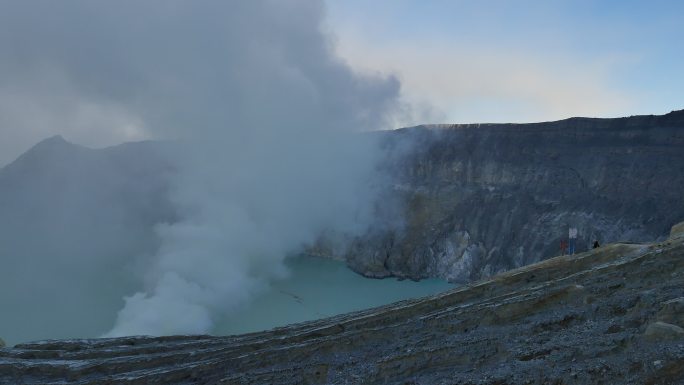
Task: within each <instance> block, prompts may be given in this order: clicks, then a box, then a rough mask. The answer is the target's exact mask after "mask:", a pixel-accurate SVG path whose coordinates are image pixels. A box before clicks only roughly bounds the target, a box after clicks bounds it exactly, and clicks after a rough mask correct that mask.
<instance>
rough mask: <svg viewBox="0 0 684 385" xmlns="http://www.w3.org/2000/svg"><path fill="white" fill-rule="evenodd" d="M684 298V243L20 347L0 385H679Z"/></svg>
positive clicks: (683, 366)
mask: <svg viewBox="0 0 684 385" xmlns="http://www.w3.org/2000/svg"><path fill="white" fill-rule="evenodd" d="M683 297H684V237H676V238H672V239H669V240H665V241H662V242H657V243H653V244H633V243H617V244H610V245H607V246H604V247H601V248H599V249H595V250H591V251H588V252H584V253H581V254H578V255H573V256H561V257H555V258H551V259H547V260H545V261H542V262H539V263H536V264H532V265H529V266H525V267H523V268H519V269H516V270H512V271H508V272H505V273H503V274H499V275H496V276H494V277H492V278H491V279H486V280H481V281H479V282H475V283H471V284H469V285H466V286H463V287H459V288H457V289H454V290H451V291H448V292H445V293H443V294H439V295H435V296H432V297H427V298H423V299H418V300H409V301H403V302H398V303H395V304H391V305H387V306H384V307H379V308H375V309H369V310H364V311H360V312H356V313H350V314H344V315H340V316H336V317H332V318H327V319H321V320H317V321H312V322H307V323H302V324H297V325H291V326H287V327H283V328H277V329H274V330H271V331H268V332H262V333H253V334H245V335H241V336H230V337H211V336H175V337H159V338H151V337H130V338H118V339H99V340H64V341H43V342H36V343H28V344H20V345H17V346H15V347H14V348H12V349H0V383H23V384H56V383H59V384H63V383H75V384H96V383H97V384H100V383H127V384H162V383H186V384H189V383H205V384H206V383H210V384H214V383H222V384H275V383H277V384H362V383H373V384H441V383H449V384H597V383H605V384H618V383H619V384H681V383H682V382H684V336H682V334H681V332H680V330H681V327H682V326H684V325H681V324H679V325H675V324H674V323H676V322H681V320H682V313H681V310H682V307H681V300H682V298H683ZM665 320H666V321H667V322H666V321H665Z"/></svg>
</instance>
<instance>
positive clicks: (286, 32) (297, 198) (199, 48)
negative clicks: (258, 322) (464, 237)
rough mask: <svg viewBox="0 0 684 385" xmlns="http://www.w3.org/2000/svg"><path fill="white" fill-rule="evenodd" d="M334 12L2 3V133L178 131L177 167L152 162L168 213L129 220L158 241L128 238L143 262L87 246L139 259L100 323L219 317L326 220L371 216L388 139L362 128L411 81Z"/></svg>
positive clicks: (267, 6)
mask: <svg viewBox="0 0 684 385" xmlns="http://www.w3.org/2000/svg"><path fill="white" fill-rule="evenodd" d="M324 20H325V9H324V4H323V3H322V2H320V1H310V0H289V1H281V0H277V1H276V0H272V1H269V0H264V1H251V0H249V1H248V0H245V1H230V2H226V1H202V2H189V1H180V0H165V1H161V0H153V1H149V0H148V1H144V2H141V1H137V0H136V1H118V2H108V1H92V0H88V1H86V0H74V1H65V2H53V1H15V2H12V1H10V2H3V3H2V4H1V5H0V51H2V52H3V53H4V55H3V60H2V61H0V76H1V78H0V100H7V99H11V95H20V98H19V99H17V100H19V102H17V105H16V106H15V108H13V109H12V111H11V113H9V112H10V111H3V114H0V116H2V115H4V112H8V114H7V115H5V116H8V117H7V118H4V120H1V121H0V130H1V131H0V134H2V135H3V137H5V136H7V137H10V136H12V135H14V136H20V135H18V134H15V132H16V131H8V130H16V128H15V129H13V128H8V127H23V128H26V129H27V130H28V129H29V127H33V125H35V124H36V123H40V124H42V125H45V126H51V127H54V129H65V130H67V136H68V137H73V138H76V139H77V140H78V139H81V138H84V140H83V141H84V142H89V140H88V138H90V137H92V138H96V140H105V139H106V138H109V139H108V140H111V139H112V138H121V139H126V138H155V139H172V140H173V144H172V145H171V144H170V145H168V151H165V152H164V157H165V160H166V161H167V162H168V163H169V164H170V166H169V167H168V168H164V167H161V166H160V167H158V168H154V170H165V171H164V172H165V174H164V178H161V179H163V180H164V183H163V185H164V186H165V187H159V188H156V187H155V189H154V190H155V191H157V190H163V191H164V202H163V204H158V203H155V204H154V207H155V213H156V212H157V211H163V213H161V214H155V215H153V216H152V217H153V218H155V219H156V220H150V216H146V217H145V218H144V220H142V219H140V218H137V217H136V219H135V220H134V221H133V222H134V223H136V224H137V225H139V226H141V227H142V228H145V229H146V230H145V232H146V234H147V232H149V233H151V235H149V236H150V237H151V238H153V240H146V241H140V242H132V243H131V247H133V246H135V245H138V244H140V245H144V247H140V248H137V249H136V248H134V249H136V250H133V251H131V250H127V252H129V253H132V252H135V253H137V254H138V255H137V256H136V258H133V259H131V257H130V256H127V257H125V258H124V257H121V250H118V249H117V252H112V250H111V248H110V249H108V245H111V242H98V243H96V244H95V245H94V247H89V248H88V253H89V258H92V259H91V260H90V262H89V263H93V264H95V265H97V266H100V267H101V266H104V265H106V266H111V265H113V264H115V262H116V260H117V259H116V258H122V260H125V261H127V263H128V264H127V266H128V267H129V268H130V267H131V266H134V267H135V269H136V273H135V274H133V278H134V279H136V280H137V281H136V282H137V284H134V285H129V286H127V287H128V288H129V289H128V291H127V292H126V293H125V294H126V296H125V300H124V306H123V308H121V309H120V311H119V312H118V314H117V316H116V320H115V321H113V322H112V324H113V327H112V328H111V330H110V331H108V332H107V333H105V335H106V336H121V335H132V334H152V335H163V334H173V333H206V332H211V330H212V327H213V325H214V322H215V321H216V320H217V319H218V318H220V317H221V316H222V315H224V314H226V313H228V312H230V311H231V310H232V309H234V308H235V307H236V306H238V305H239V304H241V303H242V302H244V301H247V300H249V298H250V296H252V295H253V294H254V293H255V292H257V291H259V290H263V289H264V288H265V287H267V286H268V282H269V280H271V279H273V278H277V277H282V276H284V275H285V274H287V273H286V271H285V269H284V267H283V264H282V261H283V259H284V258H285V257H286V256H287V255H288V254H291V253H297V252H299V251H301V250H302V248H303V247H306V246H307V245H310V244H311V243H313V242H314V241H315V240H316V239H317V237H318V236H319V235H320V234H321V232H323V231H332V232H335V233H338V234H346V235H355V234H360V233H362V232H364V231H366V229H367V228H368V226H370V225H371V224H372V223H373V204H374V203H375V202H376V198H377V197H378V195H377V194H378V192H379V191H380V188H379V186H380V185H381V182H380V177H379V176H378V174H377V173H376V166H377V164H378V161H379V159H380V157H381V153H380V151H379V149H378V146H377V145H376V143H374V141H373V137H372V136H371V135H354V134H353V133H355V132H362V131H368V130H374V129H381V128H387V125H388V123H389V122H391V119H392V118H393V115H394V114H395V113H396V112H397V109H398V108H399V102H398V98H399V83H398V81H397V80H396V79H395V78H393V77H381V76H372V75H368V74H365V75H360V74H357V73H355V72H354V71H353V70H352V69H351V68H350V67H349V66H348V65H346V64H345V63H344V62H343V61H342V60H341V59H340V58H338V57H336V56H335V55H334V45H333V40H332V38H331V35H330V33H329V32H327V31H326V25H325V23H324ZM4 58H7V60H4ZM22 100H24V101H30V103H28V102H27V103H23V102H21V101H22ZM0 105H2V104H1V103H0ZM84 111H86V112H84ZM84 126H87V127H88V128H87V129H86V128H84ZM41 130H44V128H41V129H39V130H38V131H35V132H41V133H42V132H43V131H41ZM27 137H28V136H27ZM98 138H99V139H98ZM140 161H141V162H145V161H146V160H145V159H140ZM131 162H133V161H131ZM129 163H130V162H129ZM132 167H136V166H135V163H133V165H132ZM140 167H142V168H146V167H148V166H147V165H143V164H141V165H140ZM166 172H168V174H166ZM102 179H103V180H105V181H106V180H107V178H106V177H103V178H102ZM151 179H154V180H155V186H156V185H157V184H156V183H157V179H160V178H158V175H155V176H153V177H152V178H151ZM142 183H145V182H142ZM115 200H116V202H117V204H120V206H121V207H120V208H119V206H118V205H117V206H116V208H117V210H121V211H122V212H124V213H125V215H123V214H122V215H118V214H117V215H113V214H112V215H103V216H102V217H100V218H101V219H102V220H105V221H116V224H117V225H116V226H114V227H116V228H117V229H119V228H121V229H120V230H117V229H109V230H110V231H109V232H108V234H110V235H111V236H110V237H109V238H111V239H116V240H117V241H121V238H122V235H125V236H128V235H130V230H129V229H128V228H127V227H126V226H125V225H121V226H120V225H119V224H120V223H121V222H119V220H120V218H121V217H122V216H123V217H126V216H129V215H133V216H135V214H136V213H138V212H139V210H140V208H141V203H140V202H135V203H136V204H131V202H129V201H127V200H126V198H125V197H121V196H116V197H115ZM71 203H72V204H73V205H74V207H71V209H73V210H74V212H84V211H85V212H89V211H90V210H97V207H99V206H97V205H84V206H83V207H79V206H78V202H71ZM103 203H104V205H107V202H103ZM157 206H159V207H157ZM142 207H145V206H144V205H143V206H142ZM164 210H167V211H164ZM118 212H119V211H117V213H118ZM89 215H92V213H90V214H89ZM129 222H131V221H128V222H126V223H129ZM51 223H52V224H58V223H54V222H51ZM108 225H111V223H109V224H108ZM145 226H148V227H145ZM110 227H112V226H110ZM147 229H149V230H147ZM69 236H70V237H71V238H74V239H70V242H79V241H83V242H85V243H87V244H88V245H93V242H90V241H89V240H86V239H80V238H79V236H78V235H73V234H70V235H69ZM105 238H106V237H105ZM124 238H125V237H124ZM61 239H64V238H59V237H58V238H57V240H56V241H55V242H57V243H59V242H60V240H61ZM124 242H125V241H124ZM97 245H99V246H100V247H97ZM5 252H6V253H12V250H7V251H3V253H5ZM40 253H45V254H40ZM49 253H50V251H49V250H48V249H44V250H40V251H39V253H38V254H40V255H42V256H37V257H36V258H47V257H46V256H47V255H49ZM95 254H97V255H98V257H94V256H93V255H95ZM64 257H65V258H73V260H72V261H65V262H68V263H71V262H73V263H74V264H76V265H78V264H79V262H78V258H76V257H73V256H64ZM93 260H95V261H99V262H92V261H93ZM93 271H94V270H93V269H88V270H87V271H85V273H88V274H90V273H93ZM98 271H99V270H98ZM100 273H101V271H100ZM61 274H69V271H68V269H65V271H63V272H62V273H61ZM73 279H75V280H78V279H79V278H78V277H73ZM131 288H135V289H133V290H131Z"/></svg>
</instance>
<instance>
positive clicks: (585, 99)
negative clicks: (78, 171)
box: [0, 0, 684, 166]
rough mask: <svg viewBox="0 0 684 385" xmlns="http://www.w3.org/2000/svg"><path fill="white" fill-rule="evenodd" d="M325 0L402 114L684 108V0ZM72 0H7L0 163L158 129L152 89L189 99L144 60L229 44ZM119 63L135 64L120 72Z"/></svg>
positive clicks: (523, 118) (333, 26)
mask: <svg viewBox="0 0 684 385" xmlns="http://www.w3.org/2000/svg"><path fill="white" fill-rule="evenodd" d="M322 1H323V2H324V3H325V5H326V6H327V10H326V11H325V13H326V15H327V19H324V20H322V24H321V27H322V28H323V29H325V30H326V32H328V33H329V36H333V44H334V45H335V47H334V49H335V51H336V52H337V53H338V54H339V55H341V56H342V57H343V58H344V60H346V61H347V62H348V63H349V64H350V65H351V66H352V67H353V68H355V69H356V70H358V71H365V72H371V73H372V72H381V73H384V74H394V75H396V76H397V78H398V79H399V80H400V81H401V94H402V99H403V100H405V101H407V102H409V103H410V104H411V105H412V108H407V109H404V111H403V113H402V114H401V115H399V116H398V118H397V120H396V122H395V124H394V125H396V126H402V125H411V124H418V123H430V122H440V123H468V122H530V121H541V120H554V119H563V118H567V117H570V116H597V117H613V116H625V115H634V114H662V113H667V112H669V111H671V110H674V109H681V108H684V97H683V96H684V77H682V76H681V72H680V69H681V68H684V52H682V50H681V49H679V47H680V42H681V41H682V40H684V23H681V20H680V19H681V15H682V14H683V13H684V3H682V2H680V1H675V0H672V1H661V0H655V1H632V0H625V1H612V0H611V1H588V0H572V1H569V0H562V1H561V0H558V1H556V0H554V1H548V0H539V1H505V0H485V1H459V0H430V1H426V0H374V1H365V0H364V1H361V0H344V1H343V0H339V1H333V0H322ZM75 4H76V3H75V2H73V1H59V2H56V1H41V0H26V1H24V0H22V1H10V0H5V1H1V2H0V166H2V165H4V164H6V163H8V162H10V161H12V160H13V159H14V158H16V156H18V155H19V154H21V153H22V152H24V151H25V150H26V149H28V148H29V147H30V146H32V145H33V144H35V143H36V142H37V141H39V140H41V139H43V138H45V137H48V136H51V135H54V134H62V135H63V136H64V137H65V138H66V139H67V140H70V141H72V142H75V143H78V144H83V145H87V146H94V147H101V146H106V145H111V144H116V143H120V142H123V141H131V140H140V139H145V138H149V137H154V136H155V135H153V134H150V132H149V131H150V130H149V129H148V128H149V119H150V116H151V115H154V114H157V112H151V113H150V111H142V109H143V108H147V107H149V105H150V104H149V103H147V102H143V103H140V101H144V100H145V99H146V98H147V99H149V98H150V97H154V98H156V99H157V100H158V102H159V103H158V105H156V106H155V108H157V107H158V108H164V106H165V105H166V106H167V107H168V108H167V109H168V110H175V109H177V108H176V107H173V106H172V104H174V103H180V102H183V100H182V98H174V100H170V101H169V100H163V98H160V97H159V95H157V96H155V95H144V94H142V93H140V92H138V91H139V90H140V89H146V87H147V84H148V83H150V82H151V83H154V84H162V82H163V81H165V80H164V79H163V76H166V74H165V73H164V72H163V71H164V66H158V67H159V68H160V70H161V72H160V73H159V74H156V75H154V77H153V78H138V77H135V76H137V75H139V73H137V72H136V71H137V69H136V68H135V66H137V65H139V64H140V63H142V64H141V65H143V66H144V65H147V64H149V63H153V62H154V61H155V60H160V61H165V62H167V63H168V62H169V60H171V59H173V58H174V57H178V58H183V59H181V60H183V61H185V60H187V61H188V62H192V63H193V65H194V64H196V63H200V62H201V60H198V57H197V56H196V55H197V53H198V52H209V53H210V54H209V55H208V56H207V57H206V58H205V59H204V60H205V63H208V64H207V65H208V66H210V67H211V66H212V65H211V64H210V63H216V62H219V61H220V59H221V58H222V57H223V56H222V53H221V52H220V51H217V50H214V51H212V49H213V48H211V47H210V46H209V45H207V46H206V47H204V46H203V47H200V46H190V45H188V44H187V39H184V38H183V36H192V34H193V33H197V31H201V30H202V25H203V23H202V22H201V20H198V22H197V23H196V24H194V25H195V26H194V27H192V26H191V27H188V26H183V27H179V28H176V29H175V30H174V27H173V26H172V25H168V26H165V28H166V30H165V31H164V32H163V33H168V34H169V36H171V37H172V39H164V38H163V35H161V33H160V34H159V35H158V36H157V37H156V38H157V39H158V43H159V44H160V45H163V46H165V47H163V48H159V49H157V50H152V51H151V50H138V51H136V50H135V49H136V48H137V47H141V46H144V44H139V42H136V41H135V39H136V38H135V36H134V34H135V33H137V32H136V31H138V32H139V31H141V30H145V28H144V25H143V26H141V25H140V23H141V21H140V18H136V17H128V16H127V15H128V14H127V12H126V11H125V10H126V9H127V8H128V7H129V6H130V5H131V4H135V5H136V6H137V7H138V8H139V9H140V10H142V11H146V10H149V9H151V8H154V7H155V6H156V5H155V4H157V3H156V2H150V1H141V2H133V3H130V2H123V3H121V2H120V3H113V2H112V3H106V2H105V3H99V2H95V3H92V4H91V6H90V8H91V9H90V10H88V11H87V12H95V11H96V8H98V7H106V8H107V9H108V10H109V11H108V14H109V15H110V17H109V18H108V20H106V21H105V24H107V25H109V24H114V23H118V25H120V26H122V28H121V31H122V32H121V34H120V35H119V36H114V35H112V36H104V37H103V36H101V35H98V32H95V33H93V30H98V31H99V29H98V28H96V27H97V26H96V25H95V23H94V22H93V21H92V19H88V17H87V16H86V12H84V11H83V10H81V9H77V8H76V7H75ZM102 4H106V5H102ZM55 14H57V15H66V16H65V17H63V18H62V19H59V18H55V17H52V15H55ZM159 15H160V18H163V17H164V16H163V14H162V13H161V12H159ZM300 16H301V15H300ZM212 17H214V18H216V19H220V18H221V17H222V16H221V15H220V14H219V15H213V16H212ZM286 17H290V18H293V19H296V18H297V17H298V16H297V15H287V16H286ZM60 20H61V21H60ZM205 24H206V23H205ZM128 27H130V28H128ZM188 28H190V29H188ZM193 31H194V32H193ZM233 38H234V39H240V38H241V37H238V36H234V37H233ZM102 39H105V40H102ZM54 42H57V43H56V44H54ZM93 42H97V44H94V43H93ZM103 42H104V43H103ZM146 43H148V44H152V42H149V41H148V42H146ZM126 44H131V45H132V47H133V50H131V51H126V47H125V46H124V45H126ZM183 50H186V51H183ZM155 51H159V52H155ZM120 52H127V55H128V56H120V55H119V53H120ZM158 53H161V54H159V55H158ZM155 55H157V56H155ZM164 55H166V56H164ZM225 55H229V53H225ZM225 55H224V56H225ZM111 58H114V59H112V60H110V59H111ZM126 60H128V61H129V62H128V63H126ZM174 60H175V59H174ZM217 60H218V61H217ZM145 61H146V62H145ZM122 63H124V64H126V66H127V67H126V70H127V71H129V73H128V75H130V76H128V75H126V74H125V73H123V72H121V71H120V68H121V64H122ZM136 63H137V64H136ZM183 65H184V64H183V63H181V64H179V65H178V66H177V67H183ZM65 67H68V68H70V69H71V71H65V70H64V68H65ZM185 68H186V69H187V70H188V71H190V70H191V69H192V68H191V67H190V66H189V65H188V66H186V67H185ZM148 74H149V72H148ZM121 75H126V76H121ZM192 77H193V79H198V78H199V79H200V80H201V81H205V82H206V81H209V80H210V79H205V78H202V77H201V76H196V74H194V75H192ZM184 83H185V84H190V82H189V81H186V82H184ZM166 84H167V86H168V88H169V89H171V88H173V87H175V86H177V84H172V82H167V83H166ZM84 85H85V86H84ZM160 90H161V89H160ZM162 92H163V91H162ZM166 102H170V103H167V104H165V103H166ZM143 115H147V116H143Z"/></svg>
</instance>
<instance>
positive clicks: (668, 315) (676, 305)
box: [658, 297, 684, 327]
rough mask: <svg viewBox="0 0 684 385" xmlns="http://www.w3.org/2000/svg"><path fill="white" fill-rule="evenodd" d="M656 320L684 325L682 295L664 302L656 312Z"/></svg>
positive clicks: (683, 299)
mask: <svg viewBox="0 0 684 385" xmlns="http://www.w3.org/2000/svg"><path fill="white" fill-rule="evenodd" d="M658 321H662V322H667V323H670V324H674V325H678V326H679V327H684V297H679V298H675V299H671V300H669V301H666V302H664V303H663V306H662V308H661V309H660V311H659V312H658Z"/></svg>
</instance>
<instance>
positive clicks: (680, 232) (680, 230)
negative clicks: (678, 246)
mask: <svg viewBox="0 0 684 385" xmlns="http://www.w3.org/2000/svg"><path fill="white" fill-rule="evenodd" d="M682 236H684V222H680V223H677V224H676V225H674V226H672V230H670V239H672V238H679V237H682Z"/></svg>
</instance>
